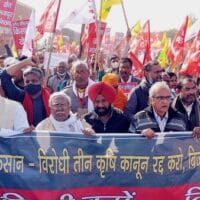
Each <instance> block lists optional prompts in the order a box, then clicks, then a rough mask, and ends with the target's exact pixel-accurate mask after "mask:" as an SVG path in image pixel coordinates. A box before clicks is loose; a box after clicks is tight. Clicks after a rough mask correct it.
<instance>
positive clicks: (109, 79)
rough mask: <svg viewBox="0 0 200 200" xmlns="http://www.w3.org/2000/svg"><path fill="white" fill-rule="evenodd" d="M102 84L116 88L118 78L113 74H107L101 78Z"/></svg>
mask: <svg viewBox="0 0 200 200" xmlns="http://www.w3.org/2000/svg"><path fill="white" fill-rule="evenodd" d="M102 82H104V83H107V84H109V85H112V86H114V87H115V86H118V84H119V82H118V77H117V75H116V74H114V73H107V74H105V75H104V76H103V78H102Z"/></svg>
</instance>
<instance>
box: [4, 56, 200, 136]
mask: <svg viewBox="0 0 200 200" xmlns="http://www.w3.org/2000/svg"><path fill="white" fill-rule="evenodd" d="M96 58H97V57H96V56H95V54H92V55H91V56H90V57H89V58H88V59H87V61H83V60H80V59H78V58H77V57H76V56H75V55H71V56H69V58H68V62H67V63H66V62H64V61H63V60H60V61H59V62H58V63H57V65H56V66H55V67H54V68H53V69H49V68H45V67H44V65H43V62H44V57H43V54H42V53H38V55H36V56H33V57H30V58H25V57H24V58H23V59H16V58H10V57H7V58H6V57H4V58H3V59H1V61H2V64H1V74H0V95H1V96H0V108H1V115H0V128H1V131H0V133H1V134H0V135H1V136H12V135H16V134H19V133H31V132H32V131H34V130H37V131H38V130H42V131H45V130H46V131H58V132H65V133H71V132H73V133H82V134H86V135H93V134H95V133H138V134H143V135H145V136H146V137H147V138H149V139H150V138H153V137H155V135H156V133H160V132H177V131H182V132H183V131H191V132H192V133H193V135H194V137H196V138H200V102H199V89H198V87H199V82H200V81H199V78H198V77H191V76H178V75H177V74H175V73H173V72H170V71H167V70H165V69H163V68H161V66H160V64H159V63H158V62H157V61H155V60H153V61H150V62H148V63H146V64H145V65H144V66H143V77H142V78H137V77H135V76H134V66H133V64H132V61H131V59H129V58H128V57H122V58H120V57H118V56H117V55H113V56H111V57H110V58H107V60H106V58H105V56H104V55H101V56H99V57H98V58H99V59H98V58H97V60H95V59H96ZM106 61H107V62H106Z"/></svg>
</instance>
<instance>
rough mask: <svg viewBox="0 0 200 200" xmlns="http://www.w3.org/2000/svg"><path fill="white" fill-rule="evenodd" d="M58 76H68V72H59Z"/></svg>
mask: <svg viewBox="0 0 200 200" xmlns="http://www.w3.org/2000/svg"><path fill="white" fill-rule="evenodd" d="M57 74H58V76H62V77H64V76H65V75H66V72H64V73H60V72H57Z"/></svg>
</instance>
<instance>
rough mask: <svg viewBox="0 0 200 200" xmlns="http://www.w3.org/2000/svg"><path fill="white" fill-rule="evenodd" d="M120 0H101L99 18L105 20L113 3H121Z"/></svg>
mask: <svg viewBox="0 0 200 200" xmlns="http://www.w3.org/2000/svg"><path fill="white" fill-rule="evenodd" d="M121 2H122V0H103V1H102V9H101V11H100V15H101V18H100V19H101V20H104V21H105V20H106V19H107V17H108V14H109V12H110V10H111V7H112V6H113V5H118V4H121Z"/></svg>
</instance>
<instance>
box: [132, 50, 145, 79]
mask: <svg viewBox="0 0 200 200" xmlns="http://www.w3.org/2000/svg"><path fill="white" fill-rule="evenodd" d="M128 57H129V58H130V59H131V61H132V63H133V68H134V69H133V74H134V76H136V77H138V78H142V66H143V65H142V63H141V62H140V61H139V60H138V59H137V57H136V56H135V54H134V53H133V52H129V54H128Z"/></svg>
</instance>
